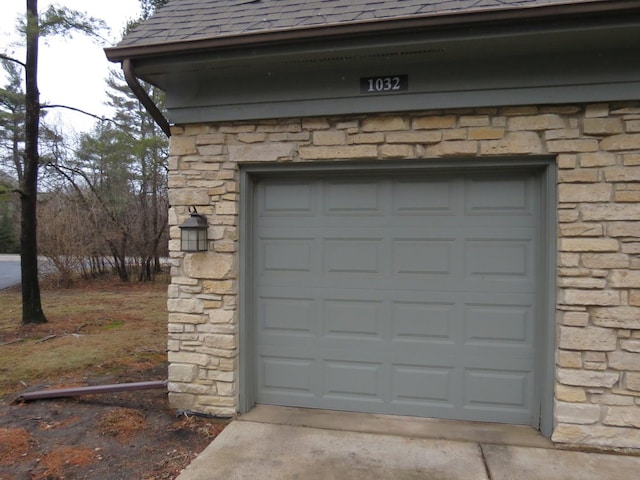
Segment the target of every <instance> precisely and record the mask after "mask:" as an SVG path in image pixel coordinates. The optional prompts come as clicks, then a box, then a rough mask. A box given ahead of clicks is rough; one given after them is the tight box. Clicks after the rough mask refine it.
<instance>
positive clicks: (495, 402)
mask: <svg viewBox="0 0 640 480" xmlns="http://www.w3.org/2000/svg"><path fill="white" fill-rule="evenodd" d="M529 377H530V372H528V371H513V370H508V371H507V370H479V369H467V370H465V381H464V385H465V400H466V402H465V405H466V406H472V407H475V408H476V409H480V408H488V407H494V408H498V409H502V408H510V409H521V410H523V411H527V410H528V409H529V408H530V406H529V403H530V401H529V398H530V395H529V393H530V390H531V382H530V378H529Z"/></svg>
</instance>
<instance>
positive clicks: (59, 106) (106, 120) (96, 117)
mask: <svg viewBox="0 0 640 480" xmlns="http://www.w3.org/2000/svg"><path fill="white" fill-rule="evenodd" d="M40 108H41V109H43V110H45V109H49V108H64V109H66V110H71V111H72V112H78V113H82V114H83V115H88V116H89V117H93V118H95V119H96V120H100V121H101V122H110V123H111V124H113V125H114V126H116V127H118V128H120V129H122V130H123V131H124V132H125V133H127V134H128V135H129V136H130V137H132V138H133V135H131V134H129V133H128V132H127V127H126V126H124V125H122V124H121V123H119V122H116V121H115V120H113V119H112V118H106V117H101V116H99V115H96V114H95V113H91V112H87V111H86V110H82V109H80V108H76V107H70V106H68V105H47V104H43V105H40Z"/></svg>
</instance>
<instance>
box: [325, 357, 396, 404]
mask: <svg viewBox="0 0 640 480" xmlns="http://www.w3.org/2000/svg"><path fill="white" fill-rule="evenodd" d="M322 374H323V375H322V378H323V385H324V393H323V396H324V397H325V399H327V400H330V399H331V398H353V397H367V398H368V399H369V400H376V401H380V402H382V398H381V394H382V383H383V381H384V380H383V379H382V378H381V377H382V376H383V375H384V365H383V364H382V363H380V362H362V361H358V362H354V361H346V360H336V359H330V360H326V361H324V362H323V372H322Z"/></svg>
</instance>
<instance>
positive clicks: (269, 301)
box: [257, 297, 317, 336]
mask: <svg viewBox="0 0 640 480" xmlns="http://www.w3.org/2000/svg"><path fill="white" fill-rule="evenodd" d="M257 305H258V309H257V311H258V325H259V328H260V329H261V330H263V331H265V332H274V333H276V334H278V335H283V334H295V335H308V336H313V335H314V327H315V325H316V322H317V314H316V312H315V308H316V305H315V300H314V299H313V298H291V297H261V298H260V299H259V300H258V302H257Z"/></svg>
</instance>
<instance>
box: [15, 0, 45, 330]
mask: <svg viewBox="0 0 640 480" xmlns="http://www.w3.org/2000/svg"><path fill="white" fill-rule="evenodd" d="M38 28H39V25H38V0H27V58H26V69H25V79H26V85H25V86H26V90H25V93H26V100H25V159H24V178H23V181H22V182H21V185H20V193H21V207H22V212H21V220H22V223H21V225H20V228H21V231H20V248H21V252H20V253H21V258H20V260H21V261H20V266H21V270H22V323H23V324H27V323H45V322H46V321H47V319H46V317H45V316H44V312H43V311H42V304H41V302H40V284H39V283H38V243H37V240H36V231H37V220H36V204H37V196H38V167H39V163H40V155H39V152H38V137H39V128H40V92H39V91H38V36H39V33H38Z"/></svg>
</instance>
